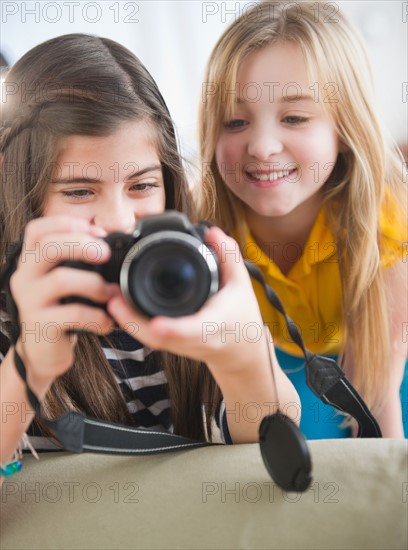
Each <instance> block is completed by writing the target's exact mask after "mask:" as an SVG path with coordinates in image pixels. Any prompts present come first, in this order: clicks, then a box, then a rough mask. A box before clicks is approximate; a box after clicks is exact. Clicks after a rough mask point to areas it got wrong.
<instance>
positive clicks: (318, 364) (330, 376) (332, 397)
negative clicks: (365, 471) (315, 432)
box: [245, 261, 382, 437]
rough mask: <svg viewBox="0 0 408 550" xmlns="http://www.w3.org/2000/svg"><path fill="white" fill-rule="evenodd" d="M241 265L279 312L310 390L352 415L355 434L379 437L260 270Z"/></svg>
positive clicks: (329, 362) (346, 385) (361, 404)
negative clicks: (310, 347) (312, 349)
mask: <svg viewBox="0 0 408 550" xmlns="http://www.w3.org/2000/svg"><path fill="white" fill-rule="evenodd" d="M245 265H246V267H247V269H248V271H249V273H250V275H251V276H252V277H253V278H254V279H255V280H256V281H258V282H259V283H260V284H261V285H262V288H263V289H264V292H265V294H266V296H267V298H268V300H269V302H270V303H271V304H272V305H273V307H274V308H275V309H277V310H278V311H279V313H281V314H282V315H283V317H284V319H285V323H286V326H287V328H288V332H289V335H290V337H291V338H292V340H293V342H294V343H295V344H296V345H297V346H298V347H299V348H300V349H301V350H302V353H303V355H304V357H305V370H306V383H307V385H308V386H309V388H310V389H311V390H312V392H313V393H314V394H315V395H316V396H317V397H318V398H319V399H320V400H321V401H323V403H326V404H328V405H332V406H333V407H335V408H336V409H338V410H339V411H342V412H344V413H346V414H349V415H350V416H352V417H353V418H355V420H356V421H357V423H358V435H357V437H382V435H381V430H380V427H379V425H378V423H377V421H376V419H375V418H374V416H373V415H372V414H371V412H370V411H369V409H368V407H367V405H366V404H365V402H364V400H363V399H362V397H361V396H360V395H359V394H358V392H357V391H356V390H355V389H354V388H353V386H352V385H351V383H350V382H349V380H348V379H347V377H346V375H345V374H344V371H343V370H342V369H341V368H340V367H339V365H338V364H337V363H336V361H334V360H333V359H330V358H329V357H323V356H321V355H315V354H313V353H311V352H310V351H309V350H308V349H307V348H306V347H305V345H304V342H303V339H302V336H301V334H300V332H299V329H298V327H297V325H296V323H295V322H294V321H292V319H291V318H290V317H289V316H288V315H287V313H286V311H285V308H284V307H283V304H282V302H281V301H280V299H279V297H278V295H277V294H276V292H275V291H274V290H273V289H272V288H271V287H270V286H269V285H267V284H266V282H265V279H264V277H263V274H262V272H261V270H260V269H259V268H258V267H257V266H255V265H254V264H253V263H251V262H248V261H245Z"/></svg>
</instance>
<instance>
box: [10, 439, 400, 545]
mask: <svg viewBox="0 0 408 550" xmlns="http://www.w3.org/2000/svg"><path fill="white" fill-rule="evenodd" d="M309 446H310V450H311V454H312V460H313V476H314V480H313V484H312V486H311V488H310V489H309V490H308V491H307V492H305V493H299V494H296V493H286V492H284V491H282V490H281V489H279V488H278V487H277V486H276V485H275V484H274V483H273V482H272V480H271V479H270V478H269V476H268V474H267V472H266V470H265V468H264V466H263V463H262V459H261V456H260V453H259V447H258V445H235V446H225V447H224V446H223V447H213V448H203V449H197V450H192V451H187V452H178V453H171V454H164V455H159V456H144V457H123V456H122V457H114V456H104V455H91V454H83V455H75V454H69V453H48V454H43V455H42V456H41V459H40V461H39V462H36V461H35V459H34V458H32V457H26V458H25V459H24V467H23V470H22V471H21V472H20V473H19V474H16V475H15V476H13V477H12V478H9V479H8V480H6V481H5V483H4V485H3V488H2V506H1V508H2V510H1V516H2V519H1V544H0V547H1V549H2V550H7V549H13V550H15V549H19V548H24V549H31V548H38V549H39V548H52V549H58V548H64V549H65V548H66V549H68V548H70V549H71V548H81V549H83V548H95V549H96V548H97V549H113V548H143V549H144V548H163V549H164V548H200V549H203V548H214V549H215V548H217V549H219V548H231V549H232V548H268V549H269V548H276V549H280V550H282V549H298V548H299V549H300V548H301V549H308V548H310V549H312V548H313V549H320V548H321V549H325V550H326V549H329V548H338V549H342V550H344V549H349V548H350V549H364V548H367V549H368V548H369V549H371V550H372V549H377V548H378V549H381V550H385V549H391V548H392V549H399V548H401V549H406V548H407V545H408V540H407V533H408V521H407V500H408V483H407V482H408V480H407V468H408V462H407V458H408V453H407V441H396V440H386V439H384V440H355V439H345V440H326V441H310V442H309Z"/></svg>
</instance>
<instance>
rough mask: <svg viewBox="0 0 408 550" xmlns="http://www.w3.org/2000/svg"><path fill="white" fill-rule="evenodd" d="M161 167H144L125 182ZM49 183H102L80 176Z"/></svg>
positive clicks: (98, 180)
mask: <svg viewBox="0 0 408 550" xmlns="http://www.w3.org/2000/svg"><path fill="white" fill-rule="evenodd" d="M128 164H130V165H131V164H136V163H130V162H129V163H128ZM161 169H162V166H161V164H153V165H152V166H146V167H145V168H143V169H142V170H138V171H137V172H134V173H133V174H131V175H130V176H127V177H126V180H131V179H134V178H138V177H140V176H143V175H144V174H146V173H148V172H155V171H157V170H161ZM51 183H55V184H74V183H103V182H102V181H101V180H100V179H96V178H88V177H87V176H80V177H75V178H60V179H57V180H52V181H51Z"/></svg>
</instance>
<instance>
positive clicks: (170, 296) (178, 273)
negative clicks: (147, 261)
mask: <svg viewBox="0 0 408 550" xmlns="http://www.w3.org/2000/svg"><path fill="white" fill-rule="evenodd" d="M156 264H157V265H152V266H151V273H150V278H149V279H148V280H146V283H147V284H148V285H149V286H150V291H151V292H152V293H156V295H157V296H160V297H161V298H162V299H163V300H182V299H183V297H184V296H185V294H186V292H188V291H189V289H190V288H192V287H193V285H194V277H195V276H196V270H195V267H194V265H193V264H192V263H191V261H189V260H187V259H186V258H180V257H173V258H168V261H166V262H163V259H162V258H161V259H160V261H158V262H156Z"/></svg>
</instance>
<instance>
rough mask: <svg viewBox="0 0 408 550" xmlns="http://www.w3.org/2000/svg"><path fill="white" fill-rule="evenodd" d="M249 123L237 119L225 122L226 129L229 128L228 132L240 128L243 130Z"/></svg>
mask: <svg viewBox="0 0 408 550" xmlns="http://www.w3.org/2000/svg"><path fill="white" fill-rule="evenodd" d="M247 124H248V123H247V122H246V121H245V120H242V119H240V118H236V119H233V120H227V121H225V122H224V128H227V129H228V130H237V129H239V128H243V127H244V126H246V125H247Z"/></svg>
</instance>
